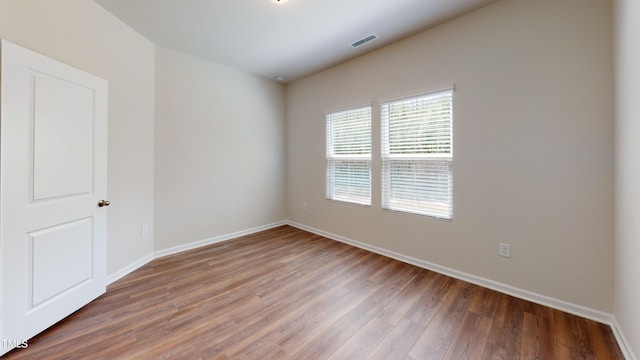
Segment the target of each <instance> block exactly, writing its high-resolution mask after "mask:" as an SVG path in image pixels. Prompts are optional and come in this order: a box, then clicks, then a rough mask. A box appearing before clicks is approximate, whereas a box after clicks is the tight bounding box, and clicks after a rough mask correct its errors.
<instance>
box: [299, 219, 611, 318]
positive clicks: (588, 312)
mask: <svg viewBox="0 0 640 360" xmlns="http://www.w3.org/2000/svg"><path fill="white" fill-rule="evenodd" d="M287 224H288V225H290V226H293V227H296V228H299V229H302V230H305V231H308V232H311V233H314V234H317V235H321V236H324V237H326V238H329V239H332V240H336V241H339V242H342V243H345V244H348V245H352V246H355V247H358V248H361V249H364V250H368V251H371V252H374V253H376V254H380V255H383V256H386V257H389V258H392V259H395V260H399V261H402V262H405V263H407V264H411V265H415V266H418V267H421V268H423V269H427V270H431V271H435V272H437V273H440V274H444V275H447V276H451V277H453V278H456V279H459V280H462V281H466V282H469V283H472V284H476V285H480V286H482V287H485V288H488V289H491V290H495V291H498V292H501V293H504V294H507V295H511V296H515V297H517V298H520V299H524V300H527V301H531V302H534V303H536V304H540V305H544V306H548V307H550V308H554V309H558V310H562V311H565V312H568V313H570V314H573V315H578V316H581V317H584V318H587V319H590V320H594V321H597V322H600V323H604V324H610V323H611V320H612V318H613V316H612V315H611V314H609V313H605V312H602V311H599V310H595V309H591V308H588V307H585V306H582V305H577V304H572V303H569V302H566V301H564V300H558V299H554V298H552V297H549V296H546V295H540V294H536V293H534V292H531V291H527V290H523V289H519V288H516V287H514V286H511V285H507V284H503V283H500V282H497V281H493V280H490V279H486V278H483V277H480V276H476V275H471V274H467V273H465V272H462V271H457V270H453V269H450V268H448V267H445V266H441V265H437V264H434V263H431V262H428V261H424V260H420V259H416V258H414V257H411V256H407V255H403V254H400V253H397V252H394V251H390V250H387V249H383V248H380V247H377V246H373V245H369V244H365V243H363V242H360V241H357V240H353V239H349V238H346V237H344V236H340V235H336V234H332V233H330V232H326V231H323V230H320V229H316V228H313V227H310V226H306V225H303V224H299V223H296V222H293V221H287Z"/></svg>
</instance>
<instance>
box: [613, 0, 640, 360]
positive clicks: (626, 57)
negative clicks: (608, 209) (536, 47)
mask: <svg viewBox="0 0 640 360" xmlns="http://www.w3.org/2000/svg"><path fill="white" fill-rule="evenodd" d="M639 18H640V2H638V1H637V0H617V1H616V13H615V20H616V51H615V54H616V209H615V212H616V252H615V256H616V257H615V259H616V268H615V271H616V288H615V299H616V302H615V312H614V313H615V316H616V318H617V320H618V322H619V324H620V327H621V329H622V330H623V332H624V334H625V337H626V338H627V341H628V343H629V346H630V347H632V348H633V349H630V350H631V351H633V352H635V354H637V355H636V356H640V307H639V306H638V305H639V304H640V68H638V66H639V65H640V42H639V41H638V34H640V23H639V22H638V19H639Z"/></svg>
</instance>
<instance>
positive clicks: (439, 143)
mask: <svg viewBox="0 0 640 360" xmlns="http://www.w3.org/2000/svg"><path fill="white" fill-rule="evenodd" d="M452 98H453V90H452V89H451V90H447V91H441V92H437V93H432V94H429V95H425V96H419V97H413V98H407V99H402V100H398V101H393V102H388V103H383V104H381V120H382V207H383V208H385V209H389V210H397V211H404V212H410V213H414V214H421V215H428V216H433V217H437V218H444V219H451V218H452V215H453V210H452V207H453V206H452V187H453V186H452V183H453V181H452V167H453V166H452V165H453V154H452V130H451V129H452V124H451V122H452V105H453V104H452V103H453V99H452Z"/></svg>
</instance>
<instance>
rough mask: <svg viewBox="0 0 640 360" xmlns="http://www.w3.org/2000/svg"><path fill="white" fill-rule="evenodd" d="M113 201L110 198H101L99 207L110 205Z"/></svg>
mask: <svg viewBox="0 0 640 360" xmlns="http://www.w3.org/2000/svg"><path fill="white" fill-rule="evenodd" d="M109 205H111V202H110V201H109V200H100V201H98V207H103V206H109Z"/></svg>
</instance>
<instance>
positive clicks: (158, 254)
mask: <svg viewBox="0 0 640 360" xmlns="http://www.w3.org/2000/svg"><path fill="white" fill-rule="evenodd" d="M286 224H287V223H286V222H285V221H278V222H275V223H271V224H267V225H262V226H258V227H254V228H251V229H246V230H242V231H236V232H233V233H228V234H224V235H220V236H215V237H212V238H209V239H204V240H199V241H194V242H191V243H188V244H183V245H179V246H174V247H172V248H168V249H163V250H158V251H154V252H153V253H151V254H148V255H146V256H144V257H143V258H141V259H139V260H137V261H135V262H133V263H132V264H130V265H128V266H127V267H125V268H123V269H121V270H119V271H117V272H115V273H114V274H111V275H109V276H108V277H107V285H110V284H112V283H114V282H116V281H118V280H120V279H121V278H123V277H124V276H126V275H128V274H129V273H132V272H133V271H135V270H137V269H138V268H140V267H142V266H144V265H145V264H147V263H148V262H150V261H152V260H155V259H158V258H161V257H164V256H168V255H173V254H177V253H179V252H183V251H187V250H192V249H196V248H199V247H202V246H206V245H210V244H215V243H219V242H222V241H226V240H231V239H235V238H238V237H241V236H245V235H250V234H254V233H257V232H260V231H264V230H269V229H273V228H275V227H278V226H282V225H286Z"/></svg>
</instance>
